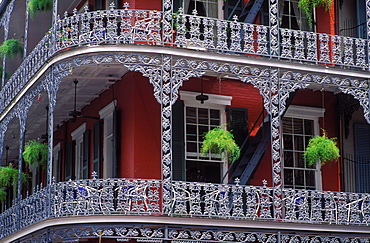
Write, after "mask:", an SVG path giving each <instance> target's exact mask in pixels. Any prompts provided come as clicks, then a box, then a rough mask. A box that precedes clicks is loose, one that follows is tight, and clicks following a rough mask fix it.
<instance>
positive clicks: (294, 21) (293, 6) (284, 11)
mask: <svg viewBox="0 0 370 243" xmlns="http://www.w3.org/2000/svg"><path fill="white" fill-rule="evenodd" d="M298 1H299V0H279V18H280V27H281V28H287V29H293V30H306V31H308V30H309V29H310V28H309V25H308V20H307V17H306V16H305V14H304V13H303V12H302V11H301V10H300V9H299V8H298Z"/></svg>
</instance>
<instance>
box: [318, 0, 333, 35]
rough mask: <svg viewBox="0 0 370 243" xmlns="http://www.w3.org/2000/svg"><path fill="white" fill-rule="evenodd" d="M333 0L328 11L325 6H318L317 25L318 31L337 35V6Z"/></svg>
mask: <svg viewBox="0 0 370 243" xmlns="http://www.w3.org/2000/svg"><path fill="white" fill-rule="evenodd" d="M334 2H336V1H332V4H331V8H330V9H329V10H328V11H327V10H326V9H325V7H322V6H320V7H317V8H316V19H317V26H316V31H317V32H318V33H326V34H330V35H335V6H334Z"/></svg>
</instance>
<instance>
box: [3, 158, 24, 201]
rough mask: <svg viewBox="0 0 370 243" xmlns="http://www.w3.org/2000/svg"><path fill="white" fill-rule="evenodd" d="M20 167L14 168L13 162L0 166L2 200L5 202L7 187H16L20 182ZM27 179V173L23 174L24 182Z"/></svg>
mask: <svg viewBox="0 0 370 243" xmlns="http://www.w3.org/2000/svg"><path fill="white" fill-rule="evenodd" d="M18 173H19V172H18V169H15V168H13V165H12V164H9V165H8V166H3V167H0V202H4V201H5V200H6V195H7V194H6V191H5V189H6V188H7V187H9V186H13V187H14V189H15V188H16V185H17V182H18ZM26 181H27V176H26V174H24V173H23V174H22V182H23V183H25V182H26Z"/></svg>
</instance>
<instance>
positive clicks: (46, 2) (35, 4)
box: [27, 0, 53, 18]
mask: <svg viewBox="0 0 370 243" xmlns="http://www.w3.org/2000/svg"><path fill="white" fill-rule="evenodd" d="M52 9H53V0H30V1H29V2H28V5H27V10H28V12H29V13H30V16H31V18H35V16H36V13H38V12H48V11H51V10H52Z"/></svg>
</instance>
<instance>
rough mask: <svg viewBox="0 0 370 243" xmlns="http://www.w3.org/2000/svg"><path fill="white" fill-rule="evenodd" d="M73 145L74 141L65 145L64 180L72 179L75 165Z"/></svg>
mask: <svg viewBox="0 0 370 243" xmlns="http://www.w3.org/2000/svg"><path fill="white" fill-rule="evenodd" d="M75 144H76V143H75V141H72V142H70V143H67V145H66V156H65V158H66V159H65V164H64V178H65V180H69V179H74V176H73V168H74V164H75Z"/></svg>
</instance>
